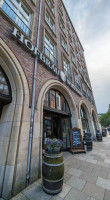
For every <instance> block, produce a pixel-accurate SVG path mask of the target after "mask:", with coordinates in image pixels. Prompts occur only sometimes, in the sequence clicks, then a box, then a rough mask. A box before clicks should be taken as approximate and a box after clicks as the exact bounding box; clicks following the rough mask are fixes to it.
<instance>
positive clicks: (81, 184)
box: [12, 136, 110, 200]
mask: <svg viewBox="0 0 110 200" xmlns="http://www.w3.org/2000/svg"><path fill="white" fill-rule="evenodd" d="M93 146H94V148H93V151H91V152H87V154H75V155H72V154H70V153H69V152H65V153H64V159H65V178H64V185H63V190H62V192H61V193H59V194H58V195H55V196H52V195H48V194H46V193H45V192H44V191H43V190H42V183H41V180H38V181H37V182H35V183H34V184H32V185H31V186H29V187H28V188H26V189H25V190H23V191H22V192H21V193H19V194H18V195H17V196H16V197H14V198H12V200H62V199H65V200H110V136H108V137H106V138H103V142H94V144H93Z"/></svg>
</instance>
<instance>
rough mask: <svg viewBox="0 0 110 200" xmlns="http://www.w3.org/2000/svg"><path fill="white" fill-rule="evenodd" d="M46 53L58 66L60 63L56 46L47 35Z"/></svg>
mask: <svg viewBox="0 0 110 200" xmlns="http://www.w3.org/2000/svg"><path fill="white" fill-rule="evenodd" d="M44 53H45V54H46V55H47V56H48V57H49V58H50V60H51V61H52V62H53V63H54V64H55V65H56V66H58V61H57V59H56V45H55V44H54V42H53V41H52V40H51V39H50V38H49V36H48V35H45V44H44Z"/></svg>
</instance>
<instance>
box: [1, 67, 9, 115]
mask: <svg viewBox="0 0 110 200" xmlns="http://www.w3.org/2000/svg"><path fill="white" fill-rule="evenodd" d="M11 101H12V95H11V87H10V83H9V81H8V78H7V76H6V74H5V72H4V71H3V69H2V67H1V66H0V115H1V112H2V108H3V106H4V105H6V104H8V103H10V102H11Z"/></svg>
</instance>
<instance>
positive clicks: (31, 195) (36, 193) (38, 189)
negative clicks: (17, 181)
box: [22, 184, 52, 200]
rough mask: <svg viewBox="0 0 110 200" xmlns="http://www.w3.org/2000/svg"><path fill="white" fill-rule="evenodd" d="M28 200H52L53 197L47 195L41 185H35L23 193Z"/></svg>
mask: <svg viewBox="0 0 110 200" xmlns="http://www.w3.org/2000/svg"><path fill="white" fill-rule="evenodd" d="M22 193H23V194H24V195H25V196H26V197H27V198H28V200H36V199H37V200H44V199H45V200H50V199H51V197H52V195H48V194H46V193H45V192H44V191H43V189H42V186H41V185H40V184H36V185H33V186H32V187H29V188H27V189H25V190H24V191H23V192H22Z"/></svg>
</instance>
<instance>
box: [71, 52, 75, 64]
mask: <svg viewBox="0 0 110 200" xmlns="http://www.w3.org/2000/svg"><path fill="white" fill-rule="evenodd" d="M71 59H72V62H73V63H74V64H76V60H75V56H74V55H73V53H71Z"/></svg>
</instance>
